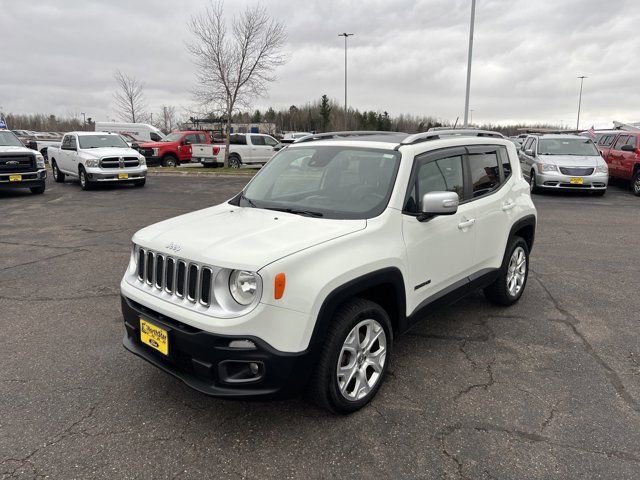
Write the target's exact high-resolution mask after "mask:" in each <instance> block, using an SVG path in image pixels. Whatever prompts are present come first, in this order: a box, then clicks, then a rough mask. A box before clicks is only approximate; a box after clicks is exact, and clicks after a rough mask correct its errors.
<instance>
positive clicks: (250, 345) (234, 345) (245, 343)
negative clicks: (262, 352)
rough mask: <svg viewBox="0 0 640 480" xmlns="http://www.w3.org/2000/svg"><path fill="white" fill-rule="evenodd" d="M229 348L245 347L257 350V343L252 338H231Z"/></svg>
mask: <svg viewBox="0 0 640 480" xmlns="http://www.w3.org/2000/svg"><path fill="white" fill-rule="evenodd" d="M229 348H244V349H249V350H255V349H256V344H255V343H253V342H252V341H251V340H231V341H230V342H229Z"/></svg>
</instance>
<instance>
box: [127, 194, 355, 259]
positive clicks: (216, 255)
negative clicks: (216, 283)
mask: <svg viewBox="0 0 640 480" xmlns="http://www.w3.org/2000/svg"><path fill="white" fill-rule="evenodd" d="M366 226H367V222H366V220H331V219H323V218H313V217H304V216H301V215H294V214H291V213H284V212H276V211H272V210H263V209H260V208H248V207H246V208H242V207H236V206H233V205H230V204H221V205H218V206H216V207H212V208H207V209H205V210H199V211H197V212H191V213H188V214H186V215H182V216H180V217H175V218H172V219H169V220H165V221H164V222H160V223H156V224H155V225H151V226H149V227H146V228H144V229H142V230H140V231H139V232H137V233H136V234H135V235H134V236H133V242H134V243H136V244H139V245H142V246H143V247H147V248H150V249H152V250H156V251H159V252H161V253H165V254H167V255H172V256H176V257H179V258H184V259H188V260H193V261H195V262H199V263H205V264H209V265H212V266H218V267H224V268H234V269H244V270H251V271H254V272H255V271H258V270H260V269H261V268H262V267H264V266H265V265H267V264H269V263H272V262H274V261H276V260H278V259H280V258H282V257H286V256H288V255H291V254H293V253H295V252H298V251H300V250H304V249H306V248H310V247H313V246H314V245H318V244H320V243H323V242H327V241H329V240H332V239H334V238H337V237H341V236H343V235H348V234H350V233H353V232H357V231H358V230H362V229H364V228H365V227H366ZM169 244H172V247H173V249H172V250H171V249H169V248H167V246H168V245H169ZM176 249H179V250H177V251H176Z"/></svg>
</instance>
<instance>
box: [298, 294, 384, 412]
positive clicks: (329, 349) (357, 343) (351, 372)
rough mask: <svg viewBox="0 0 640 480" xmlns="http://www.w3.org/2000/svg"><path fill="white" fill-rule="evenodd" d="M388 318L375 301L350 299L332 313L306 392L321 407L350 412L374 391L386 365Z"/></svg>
mask: <svg viewBox="0 0 640 480" xmlns="http://www.w3.org/2000/svg"><path fill="white" fill-rule="evenodd" d="M392 338H393V337H392V330H391V321H390V320H389V315H388V314H387V312H386V311H385V310H384V309H383V308H382V307H381V306H380V305H378V304H377V303H374V302H371V301H369V300H364V299H359V298H358V299H354V300H352V301H350V302H348V303H346V304H344V305H343V306H342V307H340V308H339V309H338V310H337V312H336V313H335V315H334V318H333V320H332V323H331V326H330V328H329V332H328V333H327V337H326V340H325V343H324V345H323V347H322V352H321V353H320V359H319V361H318V364H317V367H316V370H315V372H314V375H313V378H312V380H311V383H310V385H309V394H310V395H311V397H312V398H313V399H314V400H315V402H316V403H317V404H318V405H319V406H320V407H322V408H325V409H327V410H330V411H332V412H336V413H351V412H355V411H356V410H359V409H360V408H362V407H364V406H365V405H366V404H367V403H369V402H370V401H371V399H372V398H373V397H374V396H375V395H376V393H377V392H378V389H379V388H380V385H382V381H383V379H384V374H385V372H386V370H387V366H388V365H389V359H390V354H391V344H392Z"/></svg>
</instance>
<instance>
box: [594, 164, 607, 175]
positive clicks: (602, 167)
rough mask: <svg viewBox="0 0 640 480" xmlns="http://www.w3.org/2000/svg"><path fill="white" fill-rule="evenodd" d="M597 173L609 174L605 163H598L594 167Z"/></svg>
mask: <svg viewBox="0 0 640 480" xmlns="http://www.w3.org/2000/svg"><path fill="white" fill-rule="evenodd" d="M596 172H598V173H609V166H608V165H607V164H606V163H599V164H598V166H597V167H596Z"/></svg>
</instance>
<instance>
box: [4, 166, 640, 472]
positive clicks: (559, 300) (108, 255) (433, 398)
mask: <svg viewBox="0 0 640 480" xmlns="http://www.w3.org/2000/svg"><path fill="white" fill-rule="evenodd" d="M246 181H247V179H246V178H224V177H206V176H197V177H190V176H165V175H163V176H151V177H150V178H149V180H148V182H147V186H146V187H145V188H142V189H138V188H133V187H126V186H113V187H106V188H100V189H99V190H94V191H89V192H83V191H81V190H80V188H79V186H78V184H77V183H74V182H71V181H68V182H66V183H64V184H56V183H54V182H52V181H48V184H47V188H48V189H47V191H46V193H45V194H44V195H38V196H36V195H31V194H29V193H28V191H27V192H19V191H16V192H0V213H1V215H0V250H1V252H2V254H1V256H0V319H1V322H0V325H1V326H2V328H3V332H2V335H0V366H1V368H0V476H1V477H2V478H20V479H23V478H24V479H27V478H55V479H74V478H78V479H84V478H109V479H115V478H136V479H138V478H155V479H164V478H172V479H202V478H256V479H264V478H307V479H309V478H313V479H315V478H451V479H467V478H468V479H496V478H498V479H529V478H532V479H533V478H535V479H543V478H544V479H546V478H563V479H567V478H603V479H614V478H615V479H637V478H639V477H640V342H639V341H638V339H639V338H640V322H639V319H640V316H639V314H638V312H640V295H638V292H639V291H640V255H638V238H640V199H639V198H636V197H634V196H633V195H632V194H631V193H630V191H629V189H628V188H626V187H624V186H612V187H610V190H609V192H608V193H607V195H606V196H605V197H603V198H596V197H592V196H589V195H564V194H545V195H536V196H535V197H534V200H535V203H536V205H537V207H538V213H539V226H538V231H537V236H536V244H535V247H534V250H533V253H532V256H531V267H532V271H531V274H530V277H529V282H528V285H527V289H526V291H525V293H524V296H523V297H522V299H521V301H520V302H519V303H518V304H517V305H515V306H514V307H511V308H498V307H495V306H491V305H490V304H489V303H487V302H486V301H485V300H484V298H483V296H482V294H481V293H475V294H473V295H471V296H469V297H468V298H466V299H465V300H463V301H460V302H458V303H457V304H455V305H453V306H451V307H449V308H447V309H445V310H443V311H441V312H440V313H438V314H437V315H434V316H433V317H432V318H430V319H427V320H425V321H424V322H422V323H420V324H419V325H417V327H416V328H414V329H413V330H412V331H411V332H410V333H408V334H406V335H405V336H403V337H401V338H400V339H398V341H397V343H396V344H395V352H394V358H393V359H392V362H391V364H390V371H389V372H388V373H389V374H388V376H387V378H386V381H385V383H384V385H383V387H382V389H381V391H380V392H379V394H378V395H377V397H376V398H375V399H374V401H373V402H372V403H371V405H370V406H368V407H367V408H365V409H363V410H362V411H360V412H357V413H355V414H353V415H351V416H346V417H344V416H332V415H329V414H327V413H325V412H323V411H321V410H318V409H317V408H316V407H314V406H313V405H311V404H309V403H307V402H305V401H304V400H302V399H296V400H290V401H279V402H269V403H261V402H238V401H228V400H218V399H213V398H209V397H206V396H203V395H201V394H199V393H197V392H194V391H192V390H190V389H189V388H188V387H186V386H185V385H183V384H182V383H181V382H180V381H178V380H176V379H174V378H172V377H170V376H168V375H166V374H165V373H163V372H161V371H160V370H158V369H157V368H155V367H153V366H151V365H148V364H147V363H145V362H144V361H142V360H140V359H139V358H137V357H134V356H133V355H131V354H129V353H128V352H126V351H125V350H124V349H123V348H122V346H121V339H122V336H123V333H124V328H123V325H122V318H121V314H120V304H119V302H120V299H119V289H118V285H119V282H120V279H121V276H122V274H123V272H124V269H125V266H126V264H127V262H128V259H129V249H130V246H131V243H130V239H131V236H132V234H133V233H134V232H135V231H136V230H138V229H139V228H141V227H143V226H146V225H148V224H150V223H153V222H156V221H159V220H163V219H166V218H169V217H172V216H175V215H178V214H181V213H185V212H188V211H192V210H194V209H198V208H202V207H206V206H209V205H212V204H216V203H219V202H221V201H223V200H225V199H226V198H229V197H230V196H231V195H232V194H234V193H236V192H237V191H239V189H240V188H241V187H242V186H243V185H244V183H245V182H246Z"/></svg>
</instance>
